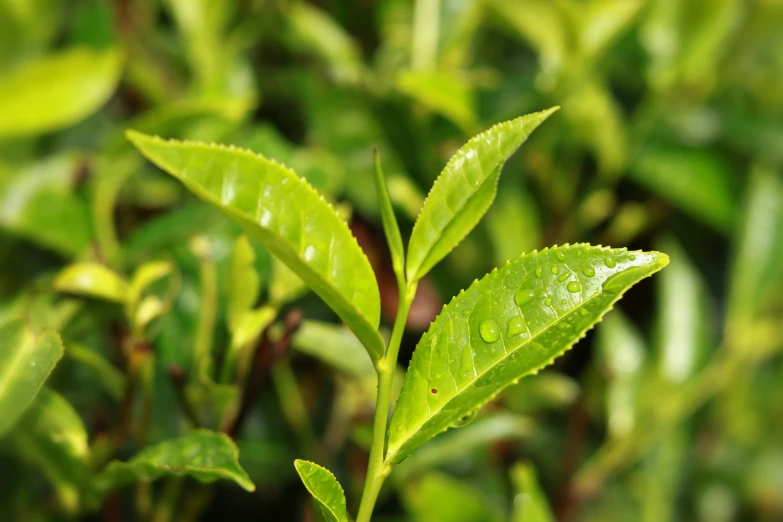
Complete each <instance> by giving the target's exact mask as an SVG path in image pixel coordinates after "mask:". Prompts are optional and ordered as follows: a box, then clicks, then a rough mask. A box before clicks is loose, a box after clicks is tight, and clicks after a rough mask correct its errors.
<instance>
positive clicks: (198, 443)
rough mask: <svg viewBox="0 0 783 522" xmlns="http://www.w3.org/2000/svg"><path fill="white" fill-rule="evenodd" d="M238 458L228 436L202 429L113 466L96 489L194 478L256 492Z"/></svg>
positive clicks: (105, 489) (168, 441) (101, 477)
mask: <svg viewBox="0 0 783 522" xmlns="http://www.w3.org/2000/svg"><path fill="white" fill-rule="evenodd" d="M238 456H239V451H238V450H237V447H236V446H235V445H234V443H233V442H232V441H231V439H229V438H228V436H226V435H224V434H222V433H217V432H214V431H210V430H204V429H200V430H196V431H192V432H190V433H189V434H187V435H185V436H184V437H179V438H177V439H172V440H167V441H165V442H161V443H160V444H157V445H155V446H151V447H149V448H147V449H145V450H143V451H142V452H140V453H139V454H138V455H136V456H135V457H133V458H132V459H130V460H129V461H127V462H120V461H117V460H115V461H112V462H110V463H109V465H108V466H107V467H106V469H105V470H104V471H103V472H102V473H101V474H100V475H98V476H97V477H96V486H97V487H98V489H100V490H102V491H108V490H111V489H115V488H119V487H122V486H124V485H126V484H130V483H132V482H137V481H143V482H151V481H153V480H157V479H159V478H161V477H163V476H169V475H173V476H176V477H182V476H189V477H193V478H195V479H196V480H198V481H199V482H202V483H210V482H214V481H216V480H219V479H225V480H230V481H232V482H235V483H236V484H238V485H239V486H240V487H241V488H243V489H245V490H247V491H254V490H255V489H256V487H255V485H254V484H253V482H252V481H251V480H250V477H248V476H247V473H245V470H243V469H242V467H241V466H240V465H239V461H238Z"/></svg>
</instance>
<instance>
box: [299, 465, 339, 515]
mask: <svg viewBox="0 0 783 522" xmlns="http://www.w3.org/2000/svg"><path fill="white" fill-rule="evenodd" d="M294 467H296V472H297V473H299V477H300V478H301V479H302V483H303V484H304V485H305V487H306V488H307V491H309V492H310V494H311V495H312V496H313V498H314V499H315V500H316V502H318V508H319V510H320V511H321V514H322V515H323V517H324V520H326V521H327V522H348V512H347V510H346V507H345V493H344V492H343V488H342V486H340V483H339V482H337V479H336V478H334V475H332V473H331V472H330V471H329V470H328V469H326V468H322V467H321V466H319V465H318V464H314V463H312V462H308V461H306V460H295V461H294Z"/></svg>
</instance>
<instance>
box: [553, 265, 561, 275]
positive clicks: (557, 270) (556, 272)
mask: <svg viewBox="0 0 783 522" xmlns="http://www.w3.org/2000/svg"><path fill="white" fill-rule="evenodd" d="M552 273H553V274H555V275H557V274H559V273H560V269H559V268H558V267H557V265H552Z"/></svg>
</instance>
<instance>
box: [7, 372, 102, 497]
mask: <svg viewBox="0 0 783 522" xmlns="http://www.w3.org/2000/svg"><path fill="white" fill-rule="evenodd" d="M13 433H14V435H15V436H14V442H15V444H16V446H17V448H18V449H19V451H20V452H21V453H22V454H23V455H24V456H25V458H26V459H29V460H31V461H33V462H35V463H36V464H37V465H38V466H39V467H40V469H41V470H42V471H43V473H44V474H45V475H46V477H47V478H48V479H49V481H51V483H52V485H53V486H54V488H55V491H56V492H57V497H58V499H59V500H60V503H61V504H62V505H63V507H64V508H65V509H66V510H67V511H69V512H74V511H75V510H76V509H77V508H78V507H79V501H80V498H79V497H80V494H81V493H82V492H83V491H84V485H83V480H84V479H85V477H86V472H87V460H88V456H89V447H88V445H87V431H86V430H85V428H84V424H83V423H82V420H81V418H80V417H79V414H78V413H76V411H75V410H74V409H73V406H71V405H70V404H69V403H68V401H66V400H65V399H64V398H63V397H62V396H60V395H59V394H57V393H55V392H53V391H51V390H48V389H46V388H43V389H41V391H40V392H39V393H38V395H37V396H36V397H35V400H34V401H33V403H32V404H31V405H30V407H29V408H28V409H27V411H26V412H25V413H24V415H22V417H21V418H20V419H19V423H18V424H17V425H16V427H15V428H14V432H13Z"/></svg>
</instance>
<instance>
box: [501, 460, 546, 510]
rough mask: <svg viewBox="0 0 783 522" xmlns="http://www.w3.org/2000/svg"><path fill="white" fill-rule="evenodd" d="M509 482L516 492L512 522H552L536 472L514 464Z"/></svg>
mask: <svg viewBox="0 0 783 522" xmlns="http://www.w3.org/2000/svg"><path fill="white" fill-rule="evenodd" d="M511 481H512V482H513V483H514V489H515V490H516V492H517V494H516V496H515V497H514V514H513V515H512V517H511V521H512V522H554V520H555V517H554V515H553V514H552V509H551V508H550V507H549V502H548V501H547V499H546V496H545V495H544V492H543V491H541V487H540V486H539V485H538V478H537V477H536V470H535V469H534V468H533V467H532V466H530V465H529V464H523V463H519V464H516V465H515V466H514V467H513V468H511Z"/></svg>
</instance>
